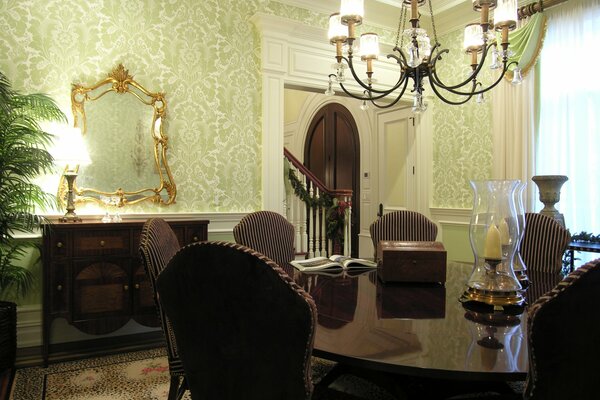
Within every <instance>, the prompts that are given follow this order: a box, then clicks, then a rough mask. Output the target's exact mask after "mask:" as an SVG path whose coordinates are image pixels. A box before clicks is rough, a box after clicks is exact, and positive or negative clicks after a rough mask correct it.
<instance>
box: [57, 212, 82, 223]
mask: <svg viewBox="0 0 600 400" xmlns="http://www.w3.org/2000/svg"><path fill="white" fill-rule="evenodd" d="M58 221H59V222H82V221H83V220H82V219H81V218H80V217H79V216H77V214H75V213H74V212H67V213H66V214H65V215H63V216H62V217H60V218H59V219H58Z"/></svg>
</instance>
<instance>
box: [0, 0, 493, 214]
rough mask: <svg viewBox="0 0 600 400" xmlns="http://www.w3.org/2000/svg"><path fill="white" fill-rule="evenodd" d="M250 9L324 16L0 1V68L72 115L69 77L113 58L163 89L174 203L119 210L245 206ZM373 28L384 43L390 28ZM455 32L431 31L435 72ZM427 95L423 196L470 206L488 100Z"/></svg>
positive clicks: (251, 81) (252, 107) (222, 7)
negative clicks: (428, 175) (430, 105)
mask: <svg viewBox="0 0 600 400" xmlns="http://www.w3.org/2000/svg"><path fill="white" fill-rule="evenodd" d="M256 12H263V13H267V14H274V15H280V16H285V17H287V18H292V19H295V20H298V21H301V22H303V23H306V24H310V25H314V26H321V27H326V25H327V15H322V14H316V13H313V12H309V11H307V10H304V9H300V8H296V7H292V6H289V5H285V4H281V3H278V2H276V1H268V0H245V1H239V0H203V1H198V0H165V1H152V0H128V1H126V2H122V1H118V0H89V1H85V2H82V1H75V0H43V1H42V0H25V1H22V0H19V1H17V0H3V1H2V2H0V25H1V26H2V27H3V29H2V30H0V69H1V70H2V71H3V72H4V73H5V74H6V75H7V76H8V77H9V79H11V80H12V82H13V84H14V87H15V88H17V89H19V90H22V91H25V92H44V93H48V94H50V95H51V96H52V97H53V98H54V99H55V100H57V102H58V103H59V105H60V106H61V108H62V109H63V110H64V111H65V113H66V114H67V115H68V116H69V117H71V111H70V97H69V96H70V89H71V83H72V82H82V83H93V82H96V81H98V80H100V79H101V78H103V77H104V76H105V75H106V74H107V73H108V72H109V71H110V70H111V69H112V68H114V67H115V66H116V65H117V64H118V63H123V64H124V65H125V67H126V68H127V69H129V71H130V73H131V74H133V75H134V77H135V79H136V80H138V81H140V82H142V83H144V84H145V85H146V86H147V88H148V89H149V90H152V91H159V90H160V91H164V92H165V93H166V96H167V101H168V120H167V123H166V132H167V134H168V135H169V140H170V150H169V163H170V166H171V168H172V170H173V174H174V176H175V182H176V184H177V188H178V196H177V204H175V205H174V206H171V207H168V208H159V207H157V206H155V205H153V204H150V203H148V204H144V203H143V204H142V205H140V206H134V207H132V208H129V209H128V210H127V211H128V212H160V211H163V212H169V213H171V212H209V211H210V212H243V211H251V210H255V209H258V208H260V205H261V202H262V199H261V196H262V193H261V191H260V188H261V182H260V179H261V176H260V173H261V164H260V155H261V149H260V142H261V123H262V121H261V118H260V115H261V109H260V107H261V92H260V75H259V68H260V48H259V39H258V36H257V34H256V32H255V29H254V27H253V25H252V23H251V22H250V21H249V18H250V17H251V16H252V15H254V14H255V13H256ZM363 28H364V29H367V28H369V27H363ZM377 30H378V31H381V29H377ZM380 33H382V40H383V41H384V42H393V40H394V32H391V31H387V32H380ZM461 35H462V32H460V31H457V32H454V33H450V34H448V35H445V36H444V37H441V38H440V41H441V42H442V44H443V45H444V47H449V48H450V49H451V53H450V54H452V55H453V56H452V57H446V58H445V59H444V62H443V64H444V65H443V68H442V67H440V74H441V75H442V76H449V77H454V76H456V75H457V74H463V71H464V65H465V61H466V57H454V55H458V54H462V50H461V49H460V46H461V40H462V38H461ZM434 103H435V112H434V165H433V173H434V176H433V182H434V185H433V186H434V187H433V204H432V205H433V206H434V207H450V208H454V207H459V208H462V207H470V202H471V198H472V195H471V190H470V188H469V185H468V180H469V179H473V178H484V177H488V176H489V175H490V173H491V136H490V129H491V128H490V114H491V110H490V106H489V104H486V105H483V106H478V105H476V104H475V103H474V102H471V103H469V104H468V105H465V106H459V107H456V106H451V107H449V106H446V105H444V104H443V103H441V102H440V101H438V100H434Z"/></svg>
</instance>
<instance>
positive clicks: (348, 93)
mask: <svg viewBox="0 0 600 400" xmlns="http://www.w3.org/2000/svg"><path fill="white" fill-rule="evenodd" d="M339 85H340V87H341V88H342V90H343V91H344V93H346V94H347V95H348V96H350V97H352V98H353V99H357V100H371V98H370V97H363V96H359V95H357V94H354V93H352V92H351V91H349V90H348V89H346V87H345V86H344V84H343V83H341V82H340V83H339Z"/></svg>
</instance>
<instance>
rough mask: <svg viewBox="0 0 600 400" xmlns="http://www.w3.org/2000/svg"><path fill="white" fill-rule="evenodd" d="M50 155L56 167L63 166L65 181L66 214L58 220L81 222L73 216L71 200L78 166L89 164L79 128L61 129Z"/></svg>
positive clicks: (73, 205)
mask: <svg viewBox="0 0 600 400" xmlns="http://www.w3.org/2000/svg"><path fill="white" fill-rule="evenodd" d="M57 136H58V140H57V142H56V143H55V146H54V151H53V152H52V155H53V157H54V162H55V163H56V165H59V166H64V171H63V175H64V177H65V179H66V180H67V188H68V192H67V212H66V213H65V215H64V216H62V217H61V218H59V221H60V222H81V218H80V217H78V216H77V214H75V202H74V199H73V187H74V185H75V178H77V171H78V170H79V166H80V165H88V164H90V163H91V161H92V160H91V159H90V156H89V154H88V151H87V148H86V146H85V142H84V141H83V135H82V134H81V130H80V129H79V128H71V127H62V128H61V129H60V132H59V133H58V135H57Z"/></svg>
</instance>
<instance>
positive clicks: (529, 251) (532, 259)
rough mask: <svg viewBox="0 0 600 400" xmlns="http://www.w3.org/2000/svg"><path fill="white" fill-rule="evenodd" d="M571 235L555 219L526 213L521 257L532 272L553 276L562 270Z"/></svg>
mask: <svg viewBox="0 0 600 400" xmlns="http://www.w3.org/2000/svg"><path fill="white" fill-rule="evenodd" d="M570 241H571V235H570V234H569V232H568V231H567V230H566V229H565V228H563V227H562V226H561V225H560V224H559V223H558V222H556V221H555V220H554V219H552V218H550V217H548V216H546V215H542V214H538V213H525V233H524V234H523V239H522V241H521V248H520V252H521V257H522V258H523V262H524V263H525V266H526V267H527V269H528V270H530V271H540V272H547V273H552V274H557V273H560V271H561V270H562V258H563V254H564V253H565V250H566V249H567V246H568V245H569V242H570Z"/></svg>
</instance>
